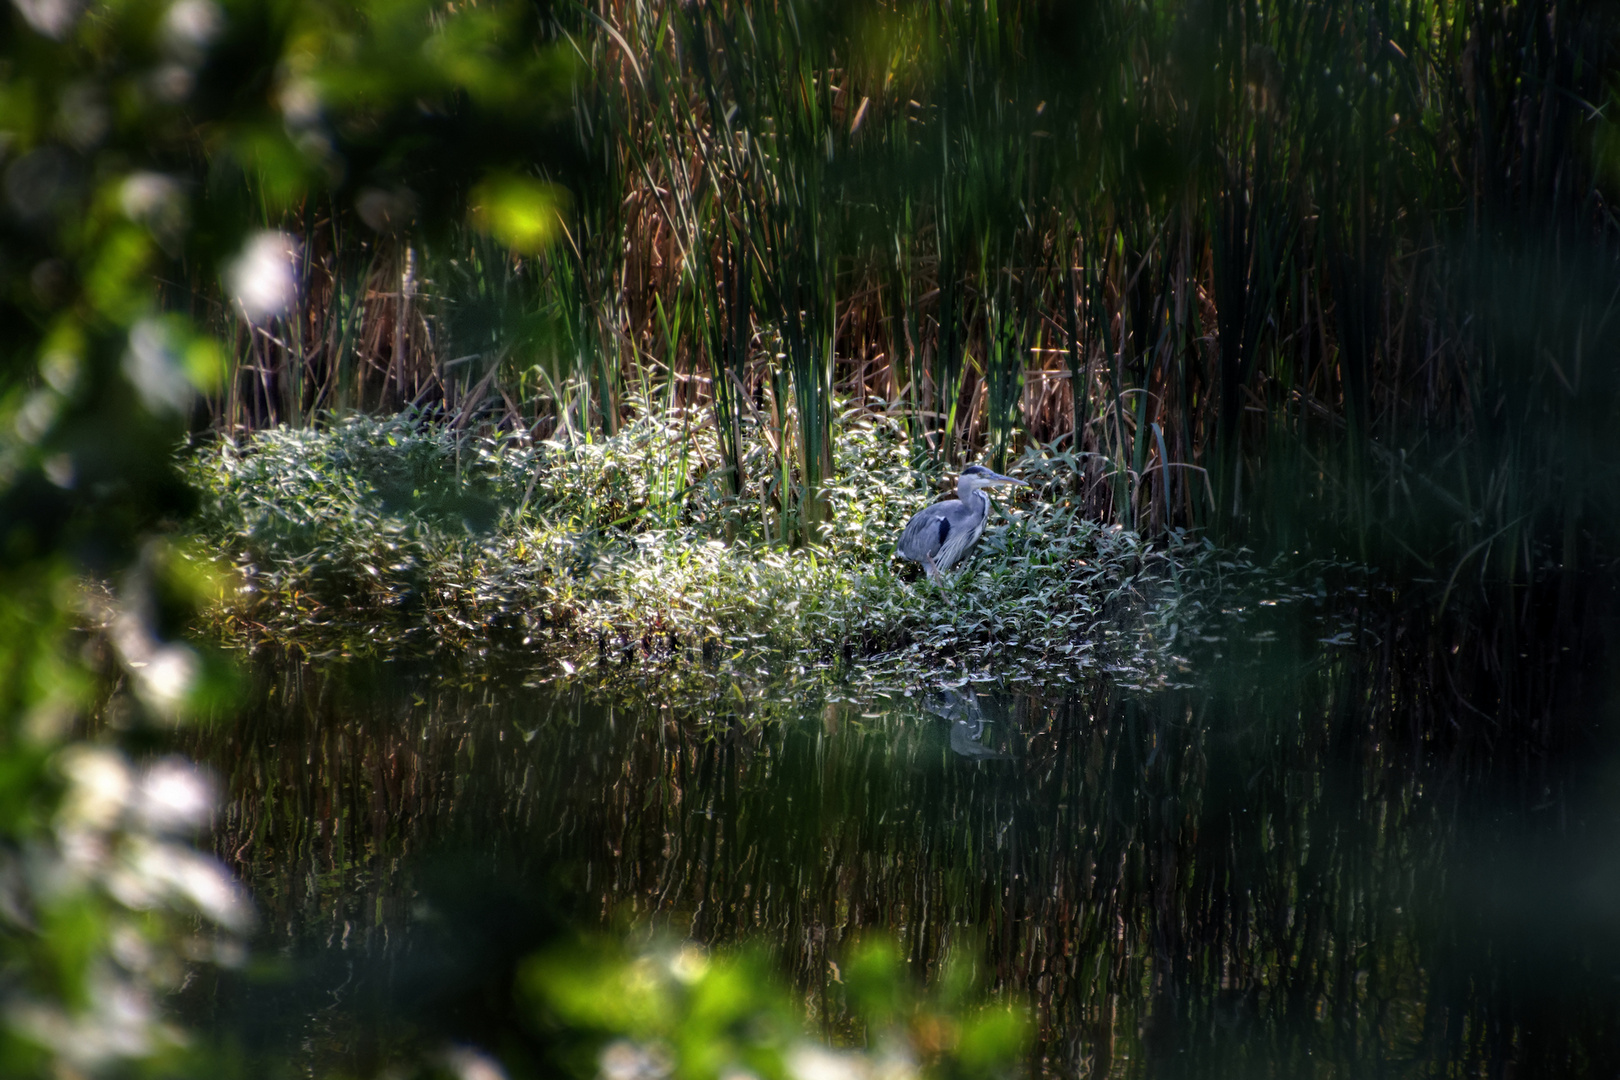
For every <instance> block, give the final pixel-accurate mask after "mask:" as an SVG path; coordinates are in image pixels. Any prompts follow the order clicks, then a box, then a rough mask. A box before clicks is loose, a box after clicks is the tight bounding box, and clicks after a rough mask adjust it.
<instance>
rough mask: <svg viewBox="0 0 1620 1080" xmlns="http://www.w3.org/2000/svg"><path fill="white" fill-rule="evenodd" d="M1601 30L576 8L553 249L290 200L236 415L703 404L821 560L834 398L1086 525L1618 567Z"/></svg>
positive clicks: (1306, 7) (1486, 21) (545, 426)
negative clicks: (295, 301)
mask: <svg viewBox="0 0 1620 1080" xmlns="http://www.w3.org/2000/svg"><path fill="white" fill-rule="evenodd" d="M1603 20H1604V17H1603V16H1602V15H1601V14H1600V13H1599V12H1597V11H1596V10H1595V9H1590V10H1589V9H1587V8H1584V7H1578V6H1576V5H1572V4H1568V3H1559V2H1556V0H1530V2H1524V3H1514V4H1499V5H1487V4H1484V3H1460V4H1453V3H1414V4H1410V5H1404V6H1401V5H1392V4H1389V3H1385V2H1381V0H1379V2H1369V0H1308V2H1293V3H1283V4H1275V5H1261V4H1256V3H1244V4H1238V3H1221V4H1211V5H1197V6H1195V5H1187V6H1171V7H1159V6H1151V5H1145V4H1135V3H1110V4H1103V5H1091V6H1088V7H1086V8H1084V9H1083V10H1070V9H1069V7H1068V6H1066V5H1051V4H1043V3H1037V2H1013V3H1006V2H995V0H979V2H975V3H968V4H950V3H943V2H936V0H926V2H924V0H919V2H915V3H901V2H895V3H887V4H880V5H873V6H871V7H870V8H862V9H860V10H857V9H854V8H850V9H847V10H846V9H844V8H837V7H835V8H831V9H824V8H821V7H811V6H808V5H800V4H795V3H790V2H785V0H783V2H771V3H753V4H747V3H718V2H707V3H699V4H691V5H651V4H645V3H637V2H632V0H601V2H598V3H593V4H583V3H579V4H561V5H556V6H554V7H553V8H552V9H550V14H549V22H548V23H547V24H546V26H545V28H544V30H543V31H542V33H543V35H545V36H549V38H550V39H551V40H553V41H555V42H562V43H565V44H566V46H567V48H569V49H571V50H572V51H573V52H574V53H575V54H576V56H577V59H578V61H579V63H578V70H579V71H580V72H581V75H580V77H579V78H578V80H577V82H576V84H575V87H574V93H573V98H572V110H573V118H574V125H573V127H574V138H575V141H576V145H574V146H572V147H568V148H565V150H559V151H558V152H557V153H556V154H555V155H553V158H554V160H548V161H544V162H538V163H537V164H536V167H535V169H536V173H537V174H539V175H541V176H543V177H544V178H545V179H547V180H548V181H550V182H554V183H556V184H558V185H561V186H562V187H563V188H565V189H566V190H567V191H568V192H569V193H570V198H569V201H568V204H567V209H566V211H565V212H564V213H563V216H562V224H563V226H564V227H563V228H562V229H561V230H560V232H561V239H560V240H559V241H558V242H557V243H556V244H555V245H554V246H552V247H550V248H548V249H544V250H542V251H540V252H538V253H536V254H528V255H523V256H518V255H514V254H512V253H511V252H509V251H507V250H505V249H504V248H501V247H499V246H498V245H495V244H493V243H492V242H491V241H490V240H488V239H487V238H485V237H482V236H481V235H480V234H478V233H476V232H474V231H471V230H466V229H451V230H449V231H448V232H446V231H444V230H439V231H437V232H434V233H431V234H430V233H429V232H428V231H426V230H417V231H414V232H413V230H412V229H411V228H410V227H408V226H407V227H404V228H395V227H393V226H392V225H391V226H390V230H391V231H378V230H375V229H372V228H369V227H367V226H366V225H364V224H363V222H362V220H360V219H362V218H364V217H366V216H367V211H368V209H369V211H370V216H371V217H373V218H375V216H376V213H377V207H376V206H375V205H371V206H369V207H368V206H364V205H362V206H358V207H357V208H351V207H348V206H344V205H340V204H338V203H336V202H334V203H332V204H329V205H326V206H323V207H310V208H308V209H307V210H306V212H305V214H304V216H303V217H302V218H301V219H300V220H299V221H295V222H281V223H280V224H282V225H283V226H286V227H292V228H294V229H296V230H297V231H300V232H301V233H302V234H303V236H304V237H305V243H304V244H303V247H302V251H303V253H304V267H303V271H304V277H303V282H304V285H303V293H302V295H303V301H304V302H303V304H302V306H301V307H300V308H299V309H298V310H297V311H295V312H294V313H292V314H291V315H289V316H288V317H287V318H285V319H282V320H277V321H276V322H275V324H274V325H272V326H269V327H260V326H247V325H241V326H235V327H231V328H228V329H230V330H231V331H232V332H234V334H235V340H236V341H237V343H238V345H237V367H236V371H235V375H234V377H232V378H231V379H229V380H228V381H227V383H226V388H225V389H224V390H223V391H222V392H221V393H220V394H219V395H218V396H217V397H216V398H215V399H214V400H213V401H212V402H211V403H210V404H211V414H210V415H211V419H212V422H213V423H214V425H216V426H217V427H218V428H220V429H223V430H228V431H241V430H243V429H259V428H264V427H267V426H271V425H274V424H282V423H285V424H290V425H293V426H298V425H303V424H311V423H319V422H322V418H323V417H332V416H342V415H346V414H348V413H350V412H353V411H357V410H366V411H385V412H386V411H391V410H397V409H400V408H404V407H407V406H415V407H417V408H419V409H427V410H430V411H433V412H435V414H436V415H439V416H442V417H443V418H445V419H447V420H449V421H450V422H452V423H453V424H454V425H456V426H458V427H461V428H477V429H479V430H482V431H486V432H488V431H491V430H504V431H523V432H526V433H528V434H529V435H531V436H533V437H536V438H540V439H546V438H565V439H572V440H579V441H589V440H591V439H594V438H598V437H601V436H611V435H612V434H613V433H615V432H616V431H617V430H618V429H619V428H620V427H621V426H622V425H624V424H625V423H627V422H629V421H630V420H631V419H632V418H633V416H634V414H635V411H636V410H635V401H636V400H638V399H639V400H641V401H643V402H647V401H657V402H662V403H663V405H664V406H665V407H666V408H668V409H671V410H677V411H679V410H690V409H697V408H702V409H705V410H706V413H705V415H706V416H707V418H708V419H707V423H708V425H709V426H710V429H711V431H712V438H713V440H714V443H715V446H716V459H715V460H713V461H711V462H709V463H708V465H709V467H710V468H711V469H712V470H713V471H714V473H715V475H716V476H717V478H719V479H720V480H721V481H722V483H723V484H724V485H726V486H728V487H729V490H730V492H731V493H732V494H733V495H734V496H737V495H740V494H741V492H743V491H744V489H745V488H747V487H748V486H749V485H750V484H751V483H756V482H760V479H761V478H764V477H768V478H770V479H769V481H768V484H769V486H770V487H771V494H770V495H769V496H768V498H769V499H771V500H774V503H775V506H776V521H777V526H776V528H777V532H776V534H775V539H776V540H777V541H778V542H781V543H787V544H795V543H799V542H803V541H807V540H808V541H814V540H816V539H817V538H818V537H819V535H820V531H821V530H822V529H824V528H825V527H827V521H828V518H829V516H830V514H831V513H832V502H831V499H830V497H829V495H828V486H829V484H830V483H832V480H833V472H834V469H833V461H834V456H835V448H834V443H835V440H836V438H837V434H836V432H835V425H834V423H833V411H834V410H835V408H837V407H838V405H837V403H838V402H840V401H850V402H854V403H856V404H857V405H858V406H860V407H861V408H864V409H868V410H871V411H874V412H880V413H882V414H883V415H884V416H886V417H888V418H891V419H893V420H894V421H896V422H897V423H899V424H900V425H901V426H902V427H903V428H904V430H905V432H906V436H907V439H908V442H909V446H910V451H911V454H912V456H913V459H914V460H916V461H918V462H928V463H929V464H930V466H931V467H947V468H948V467H953V466H957V465H960V464H962V463H965V462H967V461H968V460H970V459H975V458H978V457H981V456H984V457H987V458H988V459H989V460H990V461H991V463H992V464H997V465H1005V464H1006V463H1008V462H1010V461H1012V460H1014V459H1016V458H1017V457H1018V455H1019V454H1020V453H1022V452H1023V451H1024V450H1025V449H1026V448H1028V447H1031V446H1037V445H1039V446H1043V447H1047V448H1055V449H1058V450H1061V451H1063V452H1067V453H1070V454H1072V455H1073V456H1074V457H1075V459H1076V460H1077V461H1079V462H1080V463H1082V465H1083V468H1082V470H1081V471H1080V473H1079V475H1078V478H1077V480H1076V488H1075V491H1074V492H1073V494H1074V495H1075V496H1076V497H1077V498H1079V499H1081V500H1082V501H1083V503H1084V508H1085V512H1086V513H1087V515H1088V516H1089V517H1090V518H1091V519H1092V520H1096V521H1099V522H1108V523H1114V524H1119V525H1122V526H1126V527H1129V528H1132V529H1136V530H1139V531H1140V532H1142V533H1144V534H1146V535H1155V534H1161V533H1165V532H1168V531H1170V530H1173V529H1177V528H1183V529H1188V528H1190V529H1210V530H1214V532H1215V533H1216V534H1217V535H1220V536H1223V537H1227V538H1242V539H1244V540H1246V541H1248V542H1250V543H1253V544H1256V545H1260V546H1265V547H1270V548H1275V549H1278V550H1294V549H1297V548H1300V547H1302V546H1306V545H1310V546H1313V547H1314V548H1315V549H1316V550H1318V551H1319V552H1323V553H1336V554H1339V555H1349V556H1352V557H1356V558H1363V559H1372V560H1374V561H1387V562H1392V563H1396V564H1399V565H1401V566H1403V567H1404V568H1406V569H1408V570H1410V571H1412V572H1415V573H1417V574H1419V575H1420V576H1428V577H1433V578H1435V579H1437V580H1439V581H1447V580H1448V579H1449V581H1450V586H1451V588H1450V589H1449V590H1448V592H1449V593H1458V590H1459V589H1460V590H1462V591H1470V590H1478V589H1486V588H1487V587H1488V588H1489V589H1491V590H1495V589H1496V588H1497V587H1498V586H1502V587H1505V588H1508V589H1509V590H1510V594H1501V593H1498V592H1494V591H1492V592H1490V595H1492V596H1499V595H1512V596H1513V597H1515V598H1516V599H1517V600H1518V601H1522V600H1523V592H1522V590H1523V587H1524V586H1527V585H1528V586H1535V585H1536V583H1538V582H1542V581H1544V580H1545V579H1546V578H1547V577H1548V575H1549V573H1554V572H1563V573H1564V576H1565V577H1566V578H1570V579H1574V578H1575V577H1578V573H1579V571H1580V568H1582V567H1586V568H1588V569H1590V568H1591V567H1592V566H1593V564H1594V563H1606V562H1607V560H1608V559H1609V558H1610V556H1611V555H1612V551H1611V548H1610V546H1609V545H1606V544H1605V543H1604V541H1603V540H1602V536H1603V535H1604V533H1605V532H1606V531H1607V530H1608V528H1609V527H1610V526H1611V525H1612V524H1613V522H1612V521H1611V520H1610V517H1611V515H1610V511H1609V510H1608V509H1607V508H1608V507H1610V506H1613V505H1620V502H1616V500H1615V499H1614V498H1613V497H1612V496H1613V495H1614V481H1615V468H1614V465H1613V462H1614V460H1615V458H1614V455H1613V453H1612V451H1613V449H1614V448H1613V447H1612V446H1611V441H1612V437H1611V436H1610V434H1609V433H1610V431H1611V430H1613V424H1612V420H1613V417H1614V413H1615V406H1616V386H1615V382H1614V376H1613V373H1612V365H1610V364H1607V363H1604V362H1601V361H1595V358H1601V357H1607V356H1612V355H1614V352H1615V346H1616V344H1617V342H1616V340H1615V334H1616V329H1615V323H1614V319H1613V314H1614V303H1615V297H1614V295H1613V291H1612V289H1610V288H1608V287H1607V286H1606V285H1605V282H1608V281H1612V280H1613V278H1614V273H1615V271H1616V269H1617V265H1616V255H1617V253H1620V246H1617V243H1616V240H1617V232H1616V229H1615V222H1614V219H1613V216H1612V213H1611V212H1610V209H1609V205H1608V202H1607V193H1606V192H1607V190H1608V188H1607V180H1606V176H1607V175H1608V174H1607V173H1606V172H1605V166H1604V162H1605V161H1606V160H1607V159H1606V158H1605V157H1604V151H1603V149H1602V148H1603V147H1605V146H1607V145H1608V142H1606V141H1605V140H1606V139H1607V132H1608V128H1607V126H1606V124H1607V122H1606V121H1604V120H1603V119H1602V118H1601V110H1600V109H1599V108H1598V106H1599V105H1601V103H1603V102H1605V101H1607V100H1608V98H1607V96H1606V95H1607V93H1608V91H1607V89H1606V87H1605V84H1604V83H1603V78H1604V76H1603V75H1602V72H1604V71H1605V70H1608V68H1607V67H1606V65H1608V64H1609V63H1610V62H1611V61H1612V59H1613V55H1614V50H1615V46H1616V42H1617V40H1620V39H1617V37H1616V35H1615V33H1614V31H1613V28H1612V27H1611V26H1610V24H1609V23H1608V22H1605V21H1603ZM565 151H566V152H565ZM402 183H403V181H402ZM367 190H368V191H370V192H372V195H371V196H370V197H371V198H372V199H373V202H375V199H376V198H377V196H376V191H377V190H379V189H367ZM401 190H404V191H405V193H404V194H401V195H399V196H398V198H399V200H400V205H401V206H402V207H408V206H409V205H410V202H409V199H408V198H407V195H408V190H405V189H403V188H402V189H401ZM389 220H390V221H391V222H392V221H393V220H394V219H392V218H390V219H389ZM373 224H375V221H373ZM747 425H752V426H754V427H757V428H759V429H760V430H763V431H765V432H767V433H768V440H767V442H768V445H769V447H770V449H769V452H768V453H767V454H766V455H764V456H763V457H760V456H758V455H755V456H754V457H753V458H752V459H751V458H750V457H749V454H750V453H751V451H750V450H749V448H748V447H747V445H746V444H747V439H745V438H744V437H743V435H742V431H743V428H744V426H747ZM1563 588H1564V589H1565V591H1566V593H1567V591H1568V588H1569V587H1568V586H1564V587H1563ZM1514 589H1519V590H1521V591H1520V592H1511V590H1514ZM1532 591H1534V590H1533V589H1532Z"/></svg>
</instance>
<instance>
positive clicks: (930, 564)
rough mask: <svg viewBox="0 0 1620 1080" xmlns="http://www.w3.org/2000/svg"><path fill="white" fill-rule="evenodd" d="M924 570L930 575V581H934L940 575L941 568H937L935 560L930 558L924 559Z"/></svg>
mask: <svg viewBox="0 0 1620 1080" xmlns="http://www.w3.org/2000/svg"><path fill="white" fill-rule="evenodd" d="M923 570H924V571H925V572H926V573H927V574H928V580H929V581H932V580H934V578H935V577H937V576H938V575H939V567H937V566H935V565H934V560H933V559H930V558H926V557H925V558H924V559H923Z"/></svg>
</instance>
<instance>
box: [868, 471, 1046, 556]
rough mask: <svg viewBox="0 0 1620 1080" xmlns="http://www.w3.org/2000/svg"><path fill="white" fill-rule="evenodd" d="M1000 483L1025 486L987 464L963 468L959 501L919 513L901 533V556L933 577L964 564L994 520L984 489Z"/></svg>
mask: <svg viewBox="0 0 1620 1080" xmlns="http://www.w3.org/2000/svg"><path fill="white" fill-rule="evenodd" d="M998 484H1019V485H1023V484H1024V482H1023V481H1022V480H1014V479H1013V478H1012V477H1010V476H1002V475H1001V474H1000V473H996V472H992V471H990V470H989V469H987V468H985V467H984V466H983V465H969V466H968V467H967V468H965V469H963V470H962V475H961V476H959V477H957V480H956V498H955V499H947V500H946V501H944V502H937V503H935V504H934V505H933V506H929V507H926V508H924V509H922V510H919V511H918V512H917V513H916V515H914V516H913V517H912V519H911V520H910V521H908V522H906V528H905V531H904V532H902V533H901V534H900V543H899V545H898V550H899V552H900V554H901V555H903V556H905V557H906V558H908V559H910V560H911V561H912V562H917V563H921V564H922V568H923V570H924V571H926V572H927V574H928V576H929V577H933V576H934V575H936V574H940V573H944V572H945V571H946V570H949V569H950V568H951V567H953V566H955V565H956V564H957V563H959V562H961V561H962V558H963V557H964V556H965V555H967V553H968V551H969V550H970V549H971V548H972V547H973V545H974V544H976V543H978V541H979V537H981V536H983V535H984V523H985V522H986V521H988V520H989V518H990V500H989V498H988V497H986V495H985V494H984V489H985V488H987V487H993V486H996V485H998ZM1025 486H1027V485H1025Z"/></svg>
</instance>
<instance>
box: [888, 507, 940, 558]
mask: <svg viewBox="0 0 1620 1080" xmlns="http://www.w3.org/2000/svg"><path fill="white" fill-rule="evenodd" d="M950 505H952V504H950V503H935V504H934V505H933V506H926V507H924V508H923V509H921V510H919V511H917V512H916V513H915V514H913V515H912V517H911V520H910V521H908V522H906V528H905V531H904V532H902V533H901V534H900V543H899V544H897V545H896V547H897V548H898V550H899V552H900V554H902V555H904V556H905V557H906V558H908V559H912V560H914V561H916V562H922V561H923V560H924V559H929V558H932V557H933V556H934V553H935V552H937V551H938V550H939V549H940V548H941V547H943V546H944V544H945V539H946V537H948V536H949V535H950V530H951V527H952V526H951V522H950V519H949V518H948V517H947V516H946V515H945V512H944V509H943V508H944V507H946V506H950Z"/></svg>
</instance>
